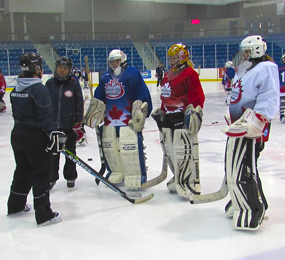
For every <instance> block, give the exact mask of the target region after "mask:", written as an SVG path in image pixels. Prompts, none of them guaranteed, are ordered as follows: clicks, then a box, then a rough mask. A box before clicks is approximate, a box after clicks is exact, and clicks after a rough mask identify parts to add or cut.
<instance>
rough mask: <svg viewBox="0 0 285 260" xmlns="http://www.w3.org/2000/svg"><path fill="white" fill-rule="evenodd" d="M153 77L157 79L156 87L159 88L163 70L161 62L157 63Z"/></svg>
mask: <svg viewBox="0 0 285 260" xmlns="http://www.w3.org/2000/svg"><path fill="white" fill-rule="evenodd" d="M155 73H156V74H155V76H156V77H157V84H156V86H157V87H158V86H161V82H162V78H163V74H164V68H163V64H162V62H160V63H159V65H158V67H157V68H156V70H155Z"/></svg>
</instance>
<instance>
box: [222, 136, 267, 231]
mask: <svg viewBox="0 0 285 260" xmlns="http://www.w3.org/2000/svg"><path fill="white" fill-rule="evenodd" d="M255 142H256V141H255V139H247V138H229V139H228V142H227V150H226V174H227V182H228V187H229V191H230V196H231V201H232V206H231V207H232V209H231V211H232V210H233V228H234V229H243V230H255V229H258V228H259V226H260V224H261V223H262V221H263V218H264V214H265V206H264V204H263V202H262V198H261V195H260V194H261V192H262V191H261V189H260V184H259V183H258V174H257V171H256V156H255Z"/></svg>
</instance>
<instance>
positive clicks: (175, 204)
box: [0, 82, 285, 260]
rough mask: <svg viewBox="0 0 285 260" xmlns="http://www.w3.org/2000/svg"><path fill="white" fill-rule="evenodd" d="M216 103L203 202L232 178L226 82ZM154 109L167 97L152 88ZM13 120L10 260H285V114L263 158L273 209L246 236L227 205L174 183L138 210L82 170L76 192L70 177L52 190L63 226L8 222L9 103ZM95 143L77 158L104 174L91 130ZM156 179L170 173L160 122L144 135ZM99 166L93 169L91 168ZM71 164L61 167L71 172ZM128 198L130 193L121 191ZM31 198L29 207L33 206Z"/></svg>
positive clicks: (0, 200) (1, 204)
mask: <svg viewBox="0 0 285 260" xmlns="http://www.w3.org/2000/svg"><path fill="white" fill-rule="evenodd" d="M202 85H203V89H204V92H205V94H206V102H205V108H204V121H203V126H202V129H201V131H200V133H199V140H200V147H199V149H200V174H201V186H202V193H203V194H206V193H211V192H215V191H217V190H218V189H219V188H220V185H221V182H222V179H223V176H224V166H223V162H224V148H225V141H226V136H225V135H224V134H223V133H222V132H221V129H222V128H223V127H224V126H225V122H224V119H223V115H224V112H225V110H226V106H225V104H224V95H225V94H224V91H223V89H222V88H221V86H220V83H218V82H206V83H205V82H203V83H202ZM149 89H150V91H151V95H152V99H153V104H154V108H156V107H158V106H159V105H160V100H159V91H158V90H157V88H156V86H155V84H149ZM5 100H6V103H7V112H6V113H2V114H0V122H1V128H0V160H1V164H0V165H1V173H0V223H1V224H0V259H1V260H19V259H21V260H47V259H53V260H59V259H64V260H75V259H76V260H89V259H96V260H109V259H124V260H129V259H135V260H137V259H138V260H140V259H143V260H160V259H163V260H168V259H178V260H180V259H210V260H215V259H217V260H223V259H225V260H228V259H249V260H253V259H266V260H268V259H285V235H284V234H285V221H284V216H285V207H284V204H285V203H284V202H285V193H284V190H285V146H284V140H285V137H284V132H285V124H283V125H282V124H281V123H280V122H279V120H278V115H276V117H275V118H274V119H273V120H272V129H271V137H270V141H269V142H268V143H267V144H266V148H265V150H264V151H263V152H262V154H261V157H260V159H259V172H260V176H261V179H262V183H263V189H264V192H265V194H266V197H267V200H268V203H269V209H268V210H267V212H266V216H268V217H269V219H268V221H264V222H263V224H262V225H261V227H260V228H259V229H258V230H257V231H252V232H250V231H237V230H233V228H232V219H229V218H227V217H226V216H225V214H224V206H225V204H226V203H227V202H228V200H229V196H227V198H225V199H223V200H220V201H217V202H212V203H207V204H200V205H191V204H190V203H189V201H187V200H185V199H182V198H180V197H178V195H176V194H170V193H169V192H168V190H167V188H166V182H167V180H168V179H170V178H171V177H172V173H171V172H170V170H169V171H168V176H167V179H166V180H165V181H164V182H162V183H161V184H159V185H157V186H155V187H153V188H150V189H149V190H143V191H141V193H142V195H143V196H145V195H147V194H149V193H154V195H155V196H154V198H153V199H152V200H150V201H148V202H146V203H144V204H137V205H134V204H131V203H129V202H128V201H127V200H125V199H123V198H122V197H121V196H119V195H118V194H117V193H115V192H114V191H113V190H111V189H110V188H108V187H107V186H105V185H104V184H103V183H100V185H98V186H97V185H96V184H95V182H94V177H93V176H92V175H90V174H89V173H88V172H86V171H84V170H83V169H81V168H79V167H77V169H78V174H79V177H78V179H77V180H76V187H75V188H74V189H68V188H67V187H66V181H65V180H64V178H63V176H62V168H61V173H60V179H59V181H58V182H57V184H56V185H55V187H54V188H53V190H52V191H51V203H52V209H53V210H55V211H58V212H60V214H61V216H62V219H63V221H62V222H60V223H58V224H54V225H50V226H46V227H42V228H38V227H37V226H36V222H35V218H34V211H33V210H31V211H30V212H29V213H27V214H25V215H23V216H18V217H7V216H6V212H7V207H6V203H7V197H8V195H9V189H10V185H11V181H12V176H13V171H14V167H15V163H14V157H13V152H12V148H11V145H10V132H11V129H12V127H13V119H12V116H11V106H10V102H9V94H8V93H7V94H6V95H5ZM86 130H87V136H88V144H87V145H86V146H85V147H83V146H78V148H77V154H78V156H79V157H80V158H82V159H83V160H84V161H86V162H87V163H89V164H90V165H91V166H92V167H93V168H94V169H96V170H99V169H100V159H99V152H98V148H97V140H96V135H95V131H94V130H92V129H90V128H87V127H86ZM144 138H145V145H146V147H147V149H146V152H147V158H148V159H147V164H148V166H149V171H148V178H149V179H152V178H154V177H156V176H157V175H159V174H160V171H161V166H162V150H161V147H160V144H159V133H158V130H157V127H156V124H155V122H154V120H153V119H151V118H149V119H147V121H146V127H145V130H144ZM88 158H92V159H93V160H92V161H88ZM63 162H64V157H63V156H62V158H61V166H62V165H63ZM119 188H121V189H122V190H125V187H124V186H119ZM32 202H33V198H32V195H31V194H30V195H29V197H28V203H30V204H32Z"/></svg>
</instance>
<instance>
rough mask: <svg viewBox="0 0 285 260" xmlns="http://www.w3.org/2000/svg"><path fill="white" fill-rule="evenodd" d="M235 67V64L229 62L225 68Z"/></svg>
mask: <svg viewBox="0 0 285 260" xmlns="http://www.w3.org/2000/svg"><path fill="white" fill-rule="evenodd" d="M233 66H234V64H233V62H232V61H227V62H226V63H225V68H230V67H233Z"/></svg>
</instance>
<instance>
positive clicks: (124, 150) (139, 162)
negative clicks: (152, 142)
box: [119, 126, 146, 189]
mask: <svg viewBox="0 0 285 260" xmlns="http://www.w3.org/2000/svg"><path fill="white" fill-rule="evenodd" d="M119 142H120V154H121V160H122V164H123V168H124V172H125V180H124V183H125V186H126V187H128V188H130V189H139V188H141V184H142V183H143V182H145V181H146V166H145V154H144V147H143V142H142V133H136V132H135V131H134V130H133V129H132V128H131V127H129V126H125V127H121V128H120V141H119Z"/></svg>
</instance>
